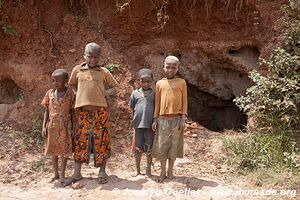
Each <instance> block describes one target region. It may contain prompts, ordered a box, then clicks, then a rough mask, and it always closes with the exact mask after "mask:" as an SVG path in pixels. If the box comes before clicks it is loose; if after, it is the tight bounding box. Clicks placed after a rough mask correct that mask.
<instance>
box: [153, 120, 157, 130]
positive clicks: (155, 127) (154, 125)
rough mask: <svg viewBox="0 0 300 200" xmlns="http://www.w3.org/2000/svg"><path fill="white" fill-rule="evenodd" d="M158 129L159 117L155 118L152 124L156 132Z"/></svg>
mask: <svg viewBox="0 0 300 200" xmlns="http://www.w3.org/2000/svg"><path fill="white" fill-rule="evenodd" d="M156 129H157V119H154V122H153V124H152V130H153V131H154V132H155V131H156Z"/></svg>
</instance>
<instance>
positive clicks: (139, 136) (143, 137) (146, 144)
mask: <svg viewBox="0 0 300 200" xmlns="http://www.w3.org/2000/svg"><path fill="white" fill-rule="evenodd" d="M153 138H154V133H153V131H152V129H151V128H136V129H135V146H136V150H138V151H139V152H145V153H151V150H152V145H153Z"/></svg>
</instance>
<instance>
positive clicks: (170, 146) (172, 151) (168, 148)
mask: <svg viewBox="0 0 300 200" xmlns="http://www.w3.org/2000/svg"><path fill="white" fill-rule="evenodd" d="M178 67H179V60H178V58H176V57H175V56H168V57H167V58H166V59H165V62H164V68H163V69H164V72H165V76H166V78H163V79H161V80H159V81H158V82H157V83H156V90H155V94H156V95H155V111H154V122H153V126H152V128H153V130H155V131H157V132H156V134H155V137H154V142H153V154H152V156H153V157H154V158H157V159H159V160H160V161H161V173H160V176H159V179H158V182H163V180H164V179H165V178H169V179H173V178H174V174H173V167H174V163H175V160H176V158H177V157H179V158H182V157H183V129H184V126H185V120H186V115H187V86H186V82H185V80H184V79H181V78H177V77H176V74H177V72H178ZM167 159H168V160H169V168H168V171H167V174H166V163H167Z"/></svg>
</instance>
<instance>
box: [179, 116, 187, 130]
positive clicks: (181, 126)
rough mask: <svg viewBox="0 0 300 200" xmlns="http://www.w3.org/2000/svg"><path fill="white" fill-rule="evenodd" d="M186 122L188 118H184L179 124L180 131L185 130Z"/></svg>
mask: <svg viewBox="0 0 300 200" xmlns="http://www.w3.org/2000/svg"><path fill="white" fill-rule="evenodd" d="M185 120H186V117H185V116H182V118H181V120H180V123H179V130H180V131H181V132H182V131H183V130H184V128H185Z"/></svg>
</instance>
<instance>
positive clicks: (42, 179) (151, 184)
mask: <svg viewBox="0 0 300 200" xmlns="http://www.w3.org/2000/svg"><path fill="white" fill-rule="evenodd" d="M0 130H2V131H0V132H1V138H0V141H1V144H0V150H1V154H0V155H1V156H0V181H1V183H0V199H1V200H2V199H7V200H10V199H22V200H23V199H28V200H29V199H40V200H43V199H73V200H74V199H100V198H101V199H139V198H141V199H159V200H165V199H174V198H175V199H203V200H204V199H205V200H207V199H213V200H221V199H289V196H277V195H272V196H271V195H253V194H252V195H249V194H248V195H247V194H243V193H242V192H244V193H245V192H247V191H246V189H247V190H250V189H251V188H249V187H248V188H247V187H245V186H247V184H246V183H245V184H244V183H243V182H245V181H244V180H237V181H236V182H232V181H229V179H228V176H231V175H230V174H231V173H230V170H231V169H230V168H228V167H227V166H226V165H224V164H223V163H222V162H221V161H220V158H221V156H222V155H223V154H222V141H221V137H220V134H219V133H214V132H211V131H208V130H206V129H204V128H200V129H194V130H192V131H191V132H188V133H187V136H186V137H185V157H184V158H183V159H178V160H177V161H176V166H175V174H176V179H174V180H166V181H165V182H164V183H162V184H160V183H157V182H156V178H157V176H156V175H158V174H159V162H157V161H155V162H154V166H153V174H154V176H153V177H152V178H151V179H147V178H145V177H144V176H142V175H141V176H138V177H131V174H132V173H133V172H134V157H133V156H132V154H131V153H130V151H129V141H128V139H126V137H121V136H112V143H113V144H112V145H113V149H114V152H113V155H112V157H111V159H110V161H109V163H108V167H107V168H108V170H107V171H108V174H109V182H108V183H107V184H105V185H99V184H98V183H97V179H96V177H97V172H98V171H97V169H95V168H94V167H93V166H92V163H90V164H89V165H83V170H82V172H83V176H84V179H82V180H80V181H78V182H77V183H75V184H73V185H72V186H69V187H67V188H61V187H59V185H58V184H57V183H48V182H47V181H48V180H49V179H50V177H51V167H50V166H51V165H50V164H51V163H50V159H49V158H45V157H43V155H42V153H41V152H34V151H33V152H29V151H23V150H22V148H21V146H20V143H19V142H18V140H17V139H16V138H14V137H15V136H14V135H16V134H13V133H15V132H13V130H10V129H3V128H1V129H0ZM192 135H193V137H192ZM13 141H15V142H13ZM143 159H144V160H143V161H142V170H143V171H145V163H146V162H145V158H143ZM72 166H73V162H72V161H69V163H68V169H67V175H71V173H72ZM243 185H244V186H243ZM252 189H253V188H252ZM248 192H249V191H248Z"/></svg>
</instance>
